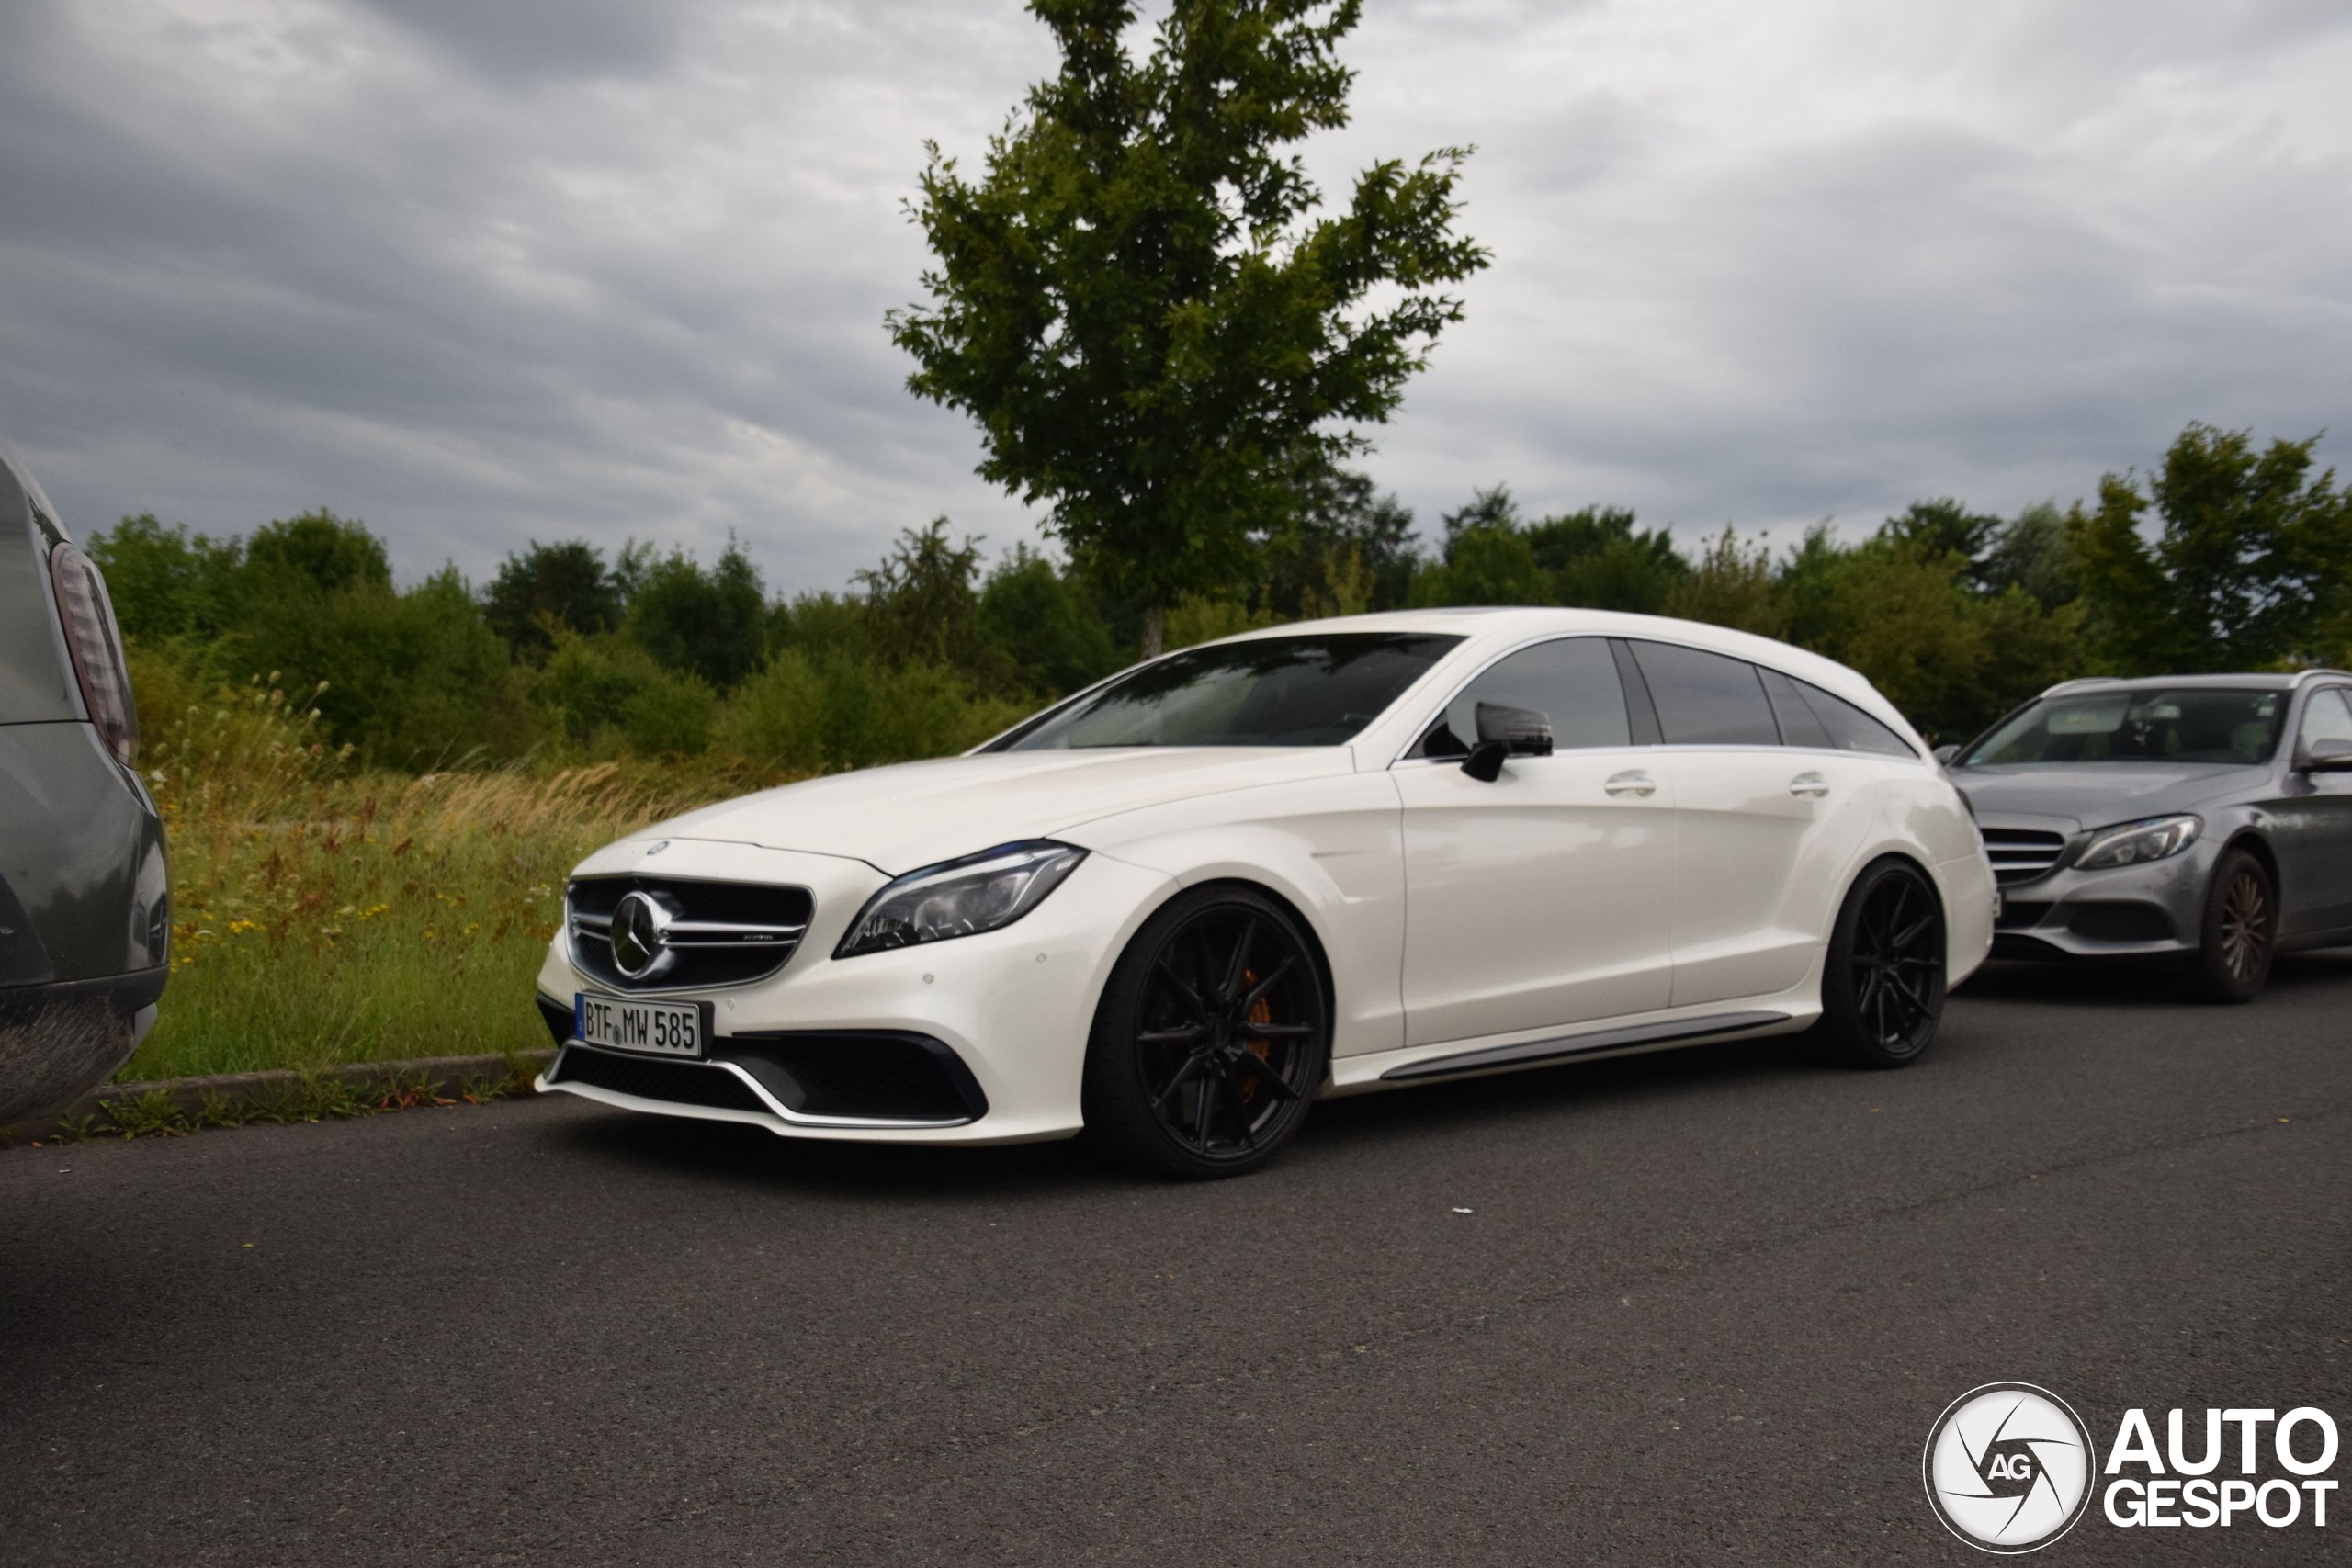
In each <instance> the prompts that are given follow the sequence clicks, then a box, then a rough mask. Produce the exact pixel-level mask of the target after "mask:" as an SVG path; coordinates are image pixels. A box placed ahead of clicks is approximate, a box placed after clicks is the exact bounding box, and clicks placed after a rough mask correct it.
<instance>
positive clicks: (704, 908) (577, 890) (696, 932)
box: [564, 876, 815, 991]
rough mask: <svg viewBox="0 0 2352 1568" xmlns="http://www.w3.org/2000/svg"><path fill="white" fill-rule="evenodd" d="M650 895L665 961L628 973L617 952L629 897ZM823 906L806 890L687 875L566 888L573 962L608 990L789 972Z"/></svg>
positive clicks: (587, 880)
mask: <svg viewBox="0 0 2352 1568" xmlns="http://www.w3.org/2000/svg"><path fill="white" fill-rule="evenodd" d="M632 893H636V894H643V895H644V896H645V897H648V898H650V899H652V900H653V901H655V902H656V903H658V904H659V905H660V907H661V913H662V922H661V923H662V940H661V942H660V943H659V946H660V948H661V950H662V951H661V953H660V956H659V959H658V961H657V962H656V963H655V964H652V965H651V966H650V968H648V969H646V970H645V971H644V972H642V973H639V974H637V975H634V976H632V975H629V974H627V973H624V972H623V967H622V965H621V964H620V962H619V958H618V955H617V954H616V953H615V952H614V950H613V919H614V915H615V912H616V910H617V909H618V908H619V906H620V903H621V900H622V899H624V898H626V897H628V896H629V895H630V894H632ZM814 912H815V902H814V900H813V899H812V898H811V897H810V896H809V890H808V889H807V888H805V887H777V886H766V885H763V884H760V883H745V882H697V881H694V880H692V879H689V878H685V877H657V876H598V877H579V878H575V879H574V880H573V881H572V883H571V885H570V886H568V887H566V888H565V889H564V923H565V926H566V928H567V934H568V935H569V937H570V945H571V960H572V964H574V966H576V967H577V968H578V969H579V970H580V971H581V972H582V974H584V975H587V976H590V977H592V978H593V979H594V980H596V981H597V982H599V983H600V984H602V985H605V986H610V987H616V988H618V989H623V990H632V991H651V990H662V991H674V990H699V989H706V988H708V987H720V986H741V985H748V984H749V983H751V982H752V981H754V980H761V979H764V978H766V977H767V976H770V975H773V974H775V972H776V971H777V970H778V969H781V968H783V967H784V965H785V964H786V961H787V960H789V959H790V958H791V957H792V955H793V953H795V952H796V951H797V950H798V948H799V946H800V939H801V938H802V937H803V936H804V935H806V934H807V932H808V929H809V918H810V916H811V915H812V914H813V913H814Z"/></svg>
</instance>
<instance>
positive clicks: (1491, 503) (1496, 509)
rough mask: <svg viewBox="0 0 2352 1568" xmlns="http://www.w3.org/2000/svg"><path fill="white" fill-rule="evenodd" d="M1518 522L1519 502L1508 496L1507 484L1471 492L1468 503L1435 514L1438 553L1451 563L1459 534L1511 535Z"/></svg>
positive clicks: (1459, 538)
mask: <svg viewBox="0 0 2352 1568" xmlns="http://www.w3.org/2000/svg"><path fill="white" fill-rule="evenodd" d="M1519 523H1520V517H1519V502H1516V501H1514V500H1512V499H1511V493H1510V486H1509V485H1497V486H1495V487H1494V488H1493V489H1492V490H1478V491H1471V492H1470V502H1469V504H1468V505H1466V506H1457V507H1455V508H1454V509H1453V511H1451V512H1443V513H1439V514H1438V520H1437V525H1438V549H1439V552H1440V554H1441V555H1442V557H1443V558H1444V559H1445V560H1447V561H1449V562H1451V561H1452V560H1453V551H1454V547H1456V546H1457V545H1459V544H1460V543H1461V540H1462V536H1463V535H1464V534H1468V533H1475V532H1477V531H1480V530H1485V531H1487V532H1502V533H1513V534H1515V533H1517V532H1518V531H1519Z"/></svg>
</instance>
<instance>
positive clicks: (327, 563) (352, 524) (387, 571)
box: [245, 508, 392, 593]
mask: <svg viewBox="0 0 2352 1568" xmlns="http://www.w3.org/2000/svg"><path fill="white" fill-rule="evenodd" d="M245 574H246V577H247V578H248V580H249V581H253V582H254V585H255V586H256V587H258V588H260V589H261V591H262V592H272V591H274V590H276V589H277V588H279V587H282V586H283V585H285V584H288V583H307V584H309V585H310V586H311V587H313V588H316V589H317V590H318V591H319V592H322V593H334V592H340V591H342V590H344V589H346V588H358V589H384V590H390V587H391V586H392V563H391V561H390V558H388V557H386V555H385V554H384V542H383V541H382V540H381V539H379V538H378V537H376V536H375V535H373V534H371V533H369V532H368V525H366V524H365V523H361V522H357V521H356V520H350V519H345V518H342V517H337V516H336V515H335V514H334V513H332V512H329V511H327V510H325V509H324V508H321V509H320V510H319V511H316V512H305V513H302V514H301V515H300V516H299V517H288V518H286V519H283V520H282V521H279V522H276V523H272V524H270V525H268V526H267V527H264V528H256V529H254V536H253V537H252V538H251V539H249V540H247V541H246V542H245ZM264 584H266V585H267V586H263V585H264Z"/></svg>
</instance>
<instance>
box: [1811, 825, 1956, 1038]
mask: <svg viewBox="0 0 2352 1568" xmlns="http://www.w3.org/2000/svg"><path fill="white" fill-rule="evenodd" d="M1944 957H1945V945H1944V913H1943V903H1942V900H1940V899H1939V898H1938V897H1937V896H1936V889H1935V885H1934V884H1933V883H1931V882H1929V881H1928V876H1927V874H1926V873H1925V872H1923V871H1921V870H1920V869H1919V868H1918V867H1917V866H1916V865H1914V864H1913V863H1911V862H1909V861H1906V860H1901V859H1896V858H1894V857H1889V858H1887V859H1885V860H1881V861H1873V862H1872V863H1871V864H1870V865H1868V866H1866V867H1864V868H1863V871H1862V874H1861V875H1860V876H1859V877H1857V878H1855V880H1854V886H1852V887H1851V888H1850V889H1849V890H1848V892H1847V894H1846V902H1845V903H1844V904H1843V905H1842V906H1841V907H1840V908H1838V923H1837V924H1836V925H1835V926H1834V927H1832V928H1831V930H1830V935H1829V953H1828V957H1827V959H1826V962H1825V963H1824V964H1823V966H1822V974H1821V1021H1820V1022H1818V1023H1816V1024H1815V1025H1814V1030H1813V1035H1814V1041H1815V1044H1816V1045H1817V1046H1818V1047H1819V1048H1820V1050H1821V1052H1822V1054H1823V1055H1826V1057H1828V1058H1829V1059H1830V1060H1832V1061H1837V1062H1840V1063H1844V1064H1846V1065H1848V1066H1857V1067H1903V1066H1910V1065H1911V1064H1912V1063H1913V1062H1916V1061H1917V1060H1918V1059H1919V1058H1920V1057H1921V1056H1922V1055H1925V1054H1926V1053H1927V1049H1928V1046H1930V1045H1932V1044H1934V1043H1935V1041H1936V1032H1937V1030H1938V1029H1939V1028H1940V1027H1941V1025H1942V1023H1943V1013H1944Z"/></svg>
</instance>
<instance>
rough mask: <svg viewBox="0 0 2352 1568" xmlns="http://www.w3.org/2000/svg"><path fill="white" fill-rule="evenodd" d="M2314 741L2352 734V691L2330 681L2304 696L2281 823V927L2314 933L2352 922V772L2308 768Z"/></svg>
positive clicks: (2278, 809)
mask: <svg viewBox="0 0 2352 1568" xmlns="http://www.w3.org/2000/svg"><path fill="white" fill-rule="evenodd" d="M2314 740H2346V741H2352V694H2347V693H2346V689H2345V688H2344V687H2342V686H2323V687H2321V688H2320V689H2319V690H2318V691H2315V692H2313V693H2312V694H2311V695H2310V696H2309V697H2308V698H2306V699H2305V700H2304V703H2303V715H2302V719H2301V722H2300V723H2299V724H2298V725H2297V726H2296V729H2295V739H2294V747H2293V750H2292V751H2291V752H2290V754H2289V756H2290V761H2289V764H2288V765H2289V766H2290V768H2292V769H2294V770H2295V771H2294V772H2292V773H2289V774H2288V776H2287V781H2286V788H2285V790H2284V791H2283V792H2282V793H2281V795H2280V797H2279V798H2278V800H2277V801H2276V802H2274V803H2273V808H2272V816H2273V818H2275V819H2276V821H2277V823H2278V837H2277V840H2276V843H2277V845H2278V883H2279V886H2278V899H2279V906H2280V908H2279V916H2280V919H2279V926H2280V932H2281V934H2282V935H2285V936H2289V937H2295V936H2307V935H2310V934H2312V933H2314V932H2318V931H2341V930H2345V929H2346V928H2352V773H2312V772H2309V771H2306V770H2304V769H2303V768H2302V766H2301V764H2302V762H2303V761H2304V760H2305V759H2306V758H2307V757H2309V756H2310V754H2311V746H2312V741H2314Z"/></svg>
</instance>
